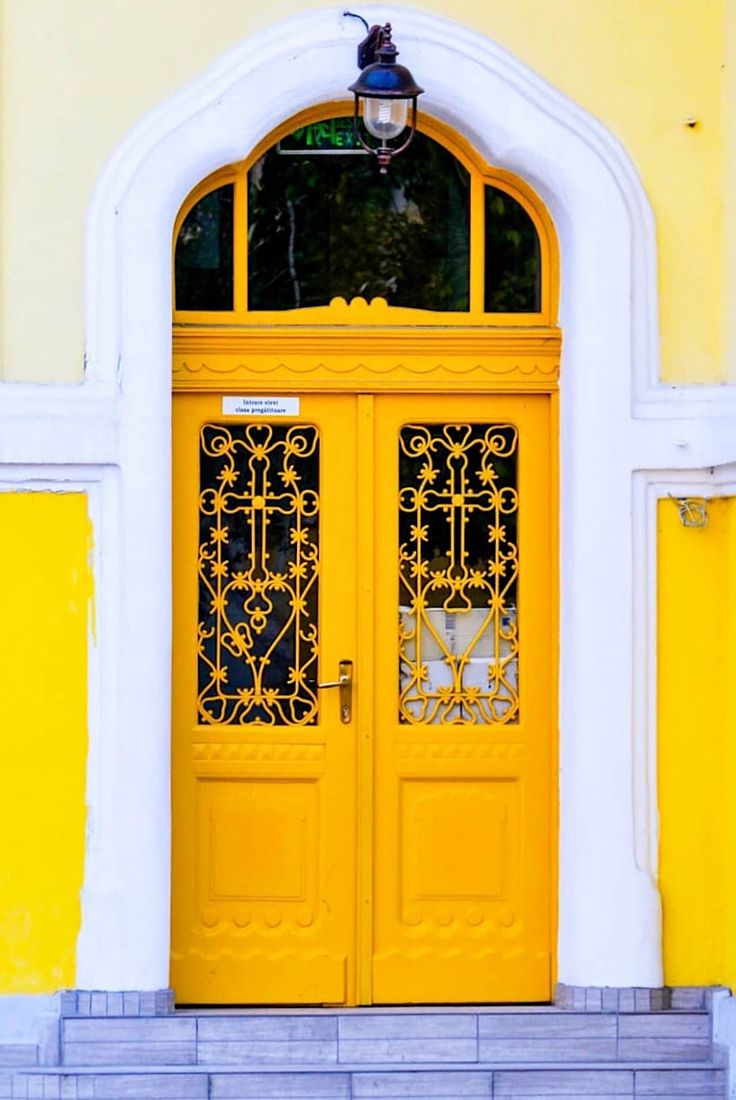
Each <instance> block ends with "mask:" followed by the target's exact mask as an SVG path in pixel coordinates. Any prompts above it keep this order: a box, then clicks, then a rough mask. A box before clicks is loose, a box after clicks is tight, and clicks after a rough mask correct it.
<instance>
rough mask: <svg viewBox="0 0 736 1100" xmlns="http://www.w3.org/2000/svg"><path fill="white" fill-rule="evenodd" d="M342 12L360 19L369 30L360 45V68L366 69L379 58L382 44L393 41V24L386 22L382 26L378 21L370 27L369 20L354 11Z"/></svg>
mask: <svg viewBox="0 0 736 1100" xmlns="http://www.w3.org/2000/svg"><path fill="white" fill-rule="evenodd" d="M342 14H343V15H348V16H350V18H351V19H360V21H361V23H363V25H364V26H365V29H366V30H367V31H368V34H367V35H366V37H365V38H364V39H363V41H362V42H361V43H360V44H359V45H358V68H359V69H365V68H367V67H368V65H373V64H374V62H375V61H377V59H378V51H379V50H380V48H381V46H383V44H384V42H390V41H391V24H390V23H386V24H385V25H384V26H383V27H381V26H380V25H379V24H378V23H375V24H374V25H373V26H372V27H369V26H368V20H367V19H364V18H363V16H362V15H358V14H357V13H356V12H354V11H344V12H343V13H342Z"/></svg>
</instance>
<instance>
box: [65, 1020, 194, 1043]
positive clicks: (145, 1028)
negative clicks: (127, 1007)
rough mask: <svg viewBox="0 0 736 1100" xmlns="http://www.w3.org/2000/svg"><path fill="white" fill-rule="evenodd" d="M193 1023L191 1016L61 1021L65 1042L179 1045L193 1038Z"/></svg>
mask: <svg viewBox="0 0 736 1100" xmlns="http://www.w3.org/2000/svg"><path fill="white" fill-rule="evenodd" d="M196 1035H197V1021H196V1019H195V1018H194V1017H193V1016H176V1017H173V1016H153V1017H144V1016H137V1017H115V1016H112V1017H103V1018H102V1019H99V1018H98V1019H86V1020H80V1019H65V1020H64V1022H63V1037H64V1041H65V1042H73V1043H97V1042H115V1043H129V1042H149V1041H150V1042H162V1043H163V1042H172V1041H175V1040H176V1041H178V1042H183V1041H185V1040H187V1039H192V1040H193V1039H195V1038H196Z"/></svg>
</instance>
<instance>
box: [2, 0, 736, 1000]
mask: <svg viewBox="0 0 736 1100" xmlns="http://www.w3.org/2000/svg"><path fill="white" fill-rule="evenodd" d="M365 14H366V15H367V16H368V17H369V18H372V19H374V20H375V21H380V20H382V19H384V18H386V17H388V16H389V15H391V16H392V17H393V18H394V21H395V22H396V29H397V35H399V36H400V43H401V48H402V55H403V59H404V60H406V61H407V63H408V64H409V65H410V66H411V68H412V70H413V71H414V72H415V73H416V74H417V76H420V75H421V74H422V73H425V74H427V76H426V81H425V82H426V84H428V85H429V86H430V91H429V92H428V93H427V95H426V96H425V97H423V99H424V102H423V104H422V106H423V107H424V109H425V110H427V111H428V112H429V113H431V114H434V115H435V116H436V117H438V118H440V119H443V120H445V121H447V122H448V123H449V124H450V125H452V126H454V127H455V128H456V129H457V130H458V131H460V132H461V133H462V134H464V135H465V137H466V138H467V139H468V140H469V141H470V142H471V143H472V144H473V145H474V146H475V147H476V148H477V149H478V150H479V152H480V153H481V154H483V155H485V156H486V157H487V158H488V159H489V160H491V161H492V162H494V163H496V164H499V165H501V166H503V167H506V168H509V169H511V170H512V171H515V172H518V173H519V174H520V175H521V176H523V177H524V178H525V179H526V180H528V181H529V183H530V184H531V185H532V186H533V187H535V188H536V189H537V191H538V192H539V193H540V194H541V195H542V197H543V198H544V200H545V201H546V202H547V204H548V206H549V209H550V212H551V214H552V217H553V219H554V221H555V224H556V226H557V230H558V234H559V238H560V246H561V256H562V303H561V323H562V325H563V328H564V334H565V339H564V356H563V364H562V428H561V471H562V517H561V522H562V539H561V585H562V635H561V693H560V737H561V744H560V795H561V820H560V909H559V917H560V928H559V957H558V964H559V965H558V970H559V978H560V980H561V981H562V982H565V983H567V984H569V985H624V986H628V985H658V984H660V983H661V980H662V967H661V935H660V914H659V895H658V892H657V889H656V782H655V780H656V752H655V745H654V737H653V727H652V715H653V711H652V709H651V708H652V705H653V704H652V696H651V690H652V683H653V677H654V669H653V666H652V664H651V660H652V654H651V648H650V647H651V619H650V617H648V616H650V612H651V609H650V611H649V612H647V613H646V614H644V616H643V617H642V612H641V607H649V605H650V602H651V600H652V598H653V595H652V593H653V591H654V593H655V594H656V585H655V587H654V589H653V587H652V586H653V585H654V577H653V573H652V561H653V559H652V553H653V549H652V546H653V543H652V532H651V529H650V524H649V520H648V519H647V512H646V507H647V505H646V499H647V497H646V492H645V493H644V498H643V500H644V504H642V500H641V497H640V493H641V491H640V488H639V487H640V478H639V474H638V473H637V471H646V470H674V471H687V470H691V471H697V470H702V469H704V468H708V467H710V466H723V465H726V464H728V463H731V462H733V461H734V460H735V459H736V430H735V429H736V390H734V389H733V388H731V387H726V386H723V387H695V386H694V387H684V388H683V387H680V388H677V387H671V386H665V385H662V384H660V383H659V381H658V378H659V361H658V328H657V302H656V249H655V233H654V223H653V218H652V214H651V211H650V208H649V205H648V202H647V199H646V196H645V193H644V190H643V188H642V186H641V182H640V180H639V178H638V175H637V172H636V170H635V169H634V167H633V166H632V164H631V162H630V160H629V158H628V157H627V155H626V153H625V151H624V150H623V148H622V147H621V145H620V143H619V142H618V141H617V140H616V139H615V138H614V137H613V136H612V135H611V134H610V133H609V132H608V131H607V130H606V129H605V128H604V127H603V126H602V125H601V124H600V123H599V122H597V121H596V120H595V119H593V118H591V117H590V116H589V115H587V114H586V113H585V112H584V111H582V110H581V109H580V108H579V107H577V106H576V105H575V104H573V103H571V102H570V101H569V100H568V99H566V98H565V97H564V96H563V95H561V93H559V92H558V91H557V90H556V89H554V88H552V87H550V86H549V85H547V84H546V83H545V82H544V81H542V80H541V79H540V78H539V77H538V76H536V75H535V74H534V73H532V72H531V71H530V70H529V69H528V68H526V66H524V65H523V64H522V63H521V62H520V61H518V60H517V59H515V58H513V57H511V56H510V55H509V54H507V53H506V52H505V51H503V50H502V49H500V48H499V47H498V46H496V45H495V44H494V43H492V42H490V41H489V40H488V39H486V38H484V37H483V36H481V35H479V34H476V33H475V32H472V31H470V30H467V29H464V28H462V27H460V26H458V25H456V24H453V23H450V22H448V21H447V20H444V19H440V18H438V17H435V16H431V15H428V14H426V13H420V12H417V11H412V10H409V9H404V8H402V9H401V12H400V15H399V16H398V19H397V13H396V12H395V11H394V12H391V13H389V12H388V11H387V10H386V9H381V8H377V7H376V8H374V7H371V8H370V9H369V10H368V11H366V13H365ZM358 30H359V29H358ZM357 36H358V32H357V31H356V27H355V25H354V22H353V21H352V20H345V19H343V18H342V17H341V14H340V9H338V8H330V9H324V10H317V11H314V10H313V11H309V12H305V13H302V14H301V15H298V16H296V17H294V18H292V19H289V20H287V21H285V22H282V23H279V24H278V25H275V26H273V27H271V28H270V29H269V30H267V31H265V32H263V33H261V34H259V35H256V36H254V37H252V38H250V39H248V40H247V41H245V42H243V43H241V44H240V45H238V46H237V47H236V48H235V49H234V50H232V51H230V52H229V53H228V54H227V55H225V56H224V57H223V58H221V59H220V60H219V61H218V62H217V63H216V64H215V65H213V66H212V67H210V68H209V69H208V70H207V71H206V72H205V73H204V74H202V75H201V76H200V77H199V78H197V79H196V80H195V81H194V82H193V83H192V84H190V85H189V86H188V87H187V88H185V89H184V90H183V91H182V92H180V93H179V94H177V95H176V96H174V97H172V99H170V100H169V101H167V102H166V103H164V104H162V105H161V106H159V107H157V108H156V109H155V110H154V111H152V112H151V113H150V114H149V115H147V116H146V117H145V118H144V119H143V120H142V122H141V123H140V124H139V125H138V126H136V127H135V129H134V130H133V131H132V132H131V133H130V134H129V135H128V137H127V138H126V139H125V140H124V141H123V142H122V143H121V145H120V146H119V148H118V149H117V151H116V152H115V153H114V155H113V157H112V158H111V160H110V162H109V163H108V165H107V166H106V168H105V169H104V171H103V173H102V175H101V177H100V180H99V182H98V185H97V187H96V189H95V193H94V197H93V200H92V204H91V207H90V213H89V220H88V229H87V246H86V325H87V380H86V381H85V383H84V384H83V385H82V386H78V387H55V388H45V387H25V388H24V387H21V388H20V389H17V390H16V389H14V388H13V387H9V386H0V441H2V440H3V437H4V435H5V429H7V432H8V434H7V436H5V442H0V457H2V458H3V459H4V460H5V461H6V462H29V461H40V460H44V461H45V460H46V459H44V458H43V456H44V455H48V460H49V461H52V462H55V461H65V462H66V461H70V460H72V459H73V456H74V455H75V454H77V455H78V458H77V461H81V460H83V461H90V462H99V463H116V464H117V468H116V469H115V470H110V471H109V473H108V474H107V475H106V476H105V477H104V478H103V479H102V481H101V483H100V486H101V501H102V503H101V506H100V511H99V516H98V518H97V521H96V524H97V525H98V526H99V530H97V527H96V535H95V545H96V546H98V547H100V554H101V558H100V563H99V568H100V577H99V585H98V599H99V600H100V604H99V615H98V621H99V623H100V630H101V634H100V638H101V640H102V638H103V637H104V644H103V643H102V641H101V645H100V671H99V677H98V679H99V683H100V685H104V686H103V687H102V688H101V691H102V696H103V699H104V709H103V710H102V712H101V714H100V718H99V723H98V724H97V720H95V722H96V724H95V726H94V728H93V730H92V749H91V757H90V774H89V785H88V797H89V804H90V813H91V821H92V823H93V827H92V831H91V835H90V838H89V842H88V853H87V874H86V883H85V893H84V899H83V900H84V909H83V925H82V932H81V934H80V939H79V947H78V985H79V986H81V987H86V988H101V989H104V988H107V989H121V988H137V989H158V988H161V987H163V986H166V985H167V983H168V965H169V964H168V950H169V874H170V863H169V837H170V820H169V813H170V810H169V706H170V700H169V691H168V685H169V675H170V664H169V660H170V600H169V583H170V367H171V333H170V305H171V291H170V277H171V272H170V263H171V252H170V234H171V227H172V225H173V221H174V217H175V214H176V211H177V209H178V207H179V206H180V204H181V202H182V200H183V199H184V197H185V196H186V194H187V193H188V192H189V190H190V189H191V188H192V187H193V186H194V185H195V184H196V183H197V182H198V181H199V180H200V179H202V178H203V177H204V176H206V175H207V174H208V173H210V172H212V171H214V170H215V169H216V168H218V167H220V166H221V165H223V164H226V163H229V162H231V161H234V160H237V159H240V158H242V157H243V156H245V155H246V154H247V153H248V152H249V151H250V149H252V148H253V146H254V145H255V144H256V143H257V142H258V141H259V140H261V138H263V137H264V136H265V135H266V134H267V133H268V132H269V131H271V130H272V129H273V128H274V127H275V126H276V125H278V124H279V123H280V122H282V121H283V119H284V118H286V117H288V116H289V115H292V114H294V113H295V112H297V111H299V110H301V109H303V108H305V107H308V106H310V105H312V104H315V103H318V102H323V101H325V100H329V99H334V98H336V97H339V96H341V95H342V94H343V93H344V89H345V87H346V85H347V84H348V83H349V82H350V81H351V80H352V78H353V76H354V71H353V61H354V47H355V43H356V40H357ZM430 75H431V80H430ZM602 257H605V260H602V259H601V258H602ZM62 391H63V392H62ZM42 393H43V401H42V403H41V405H36V406H35V407H34V395H35V398H38V395H39V394H42ZM51 425H53V427H54V432H53V433H52V432H51V431H50V427H51ZM85 425H86V428H85ZM85 432H86V434H85ZM52 435H53V436H54V441H53V442H52V441H51V436H52ZM86 455H88V456H89V458H86V457H83V456H86ZM14 456H15V457H14ZM79 456H82V457H81V458H80V457H79ZM642 508H643V509H644V511H643V512H642ZM640 513H641V515H640ZM632 517H633V518H632ZM116 554H117V555H118V557H117V560H116V559H115V555H116ZM103 619H104V623H103ZM655 686H656V684H655ZM655 702H656V700H655Z"/></svg>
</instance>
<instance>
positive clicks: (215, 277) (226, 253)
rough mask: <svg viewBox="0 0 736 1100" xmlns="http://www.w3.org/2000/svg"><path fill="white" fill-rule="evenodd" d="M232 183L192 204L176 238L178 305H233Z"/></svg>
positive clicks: (207, 308)
mask: <svg viewBox="0 0 736 1100" xmlns="http://www.w3.org/2000/svg"><path fill="white" fill-rule="evenodd" d="M234 190H235V189H234V187H233V184H232V183H228V184H225V186H224V187H218V188H217V190H216V191H210V193H209V194H208V195H205V196H204V198H202V199H200V200H199V202H198V203H197V204H196V205H195V206H193V207H192V209H191V210H190V211H189V213H188V214H187V216H186V218H185V219H184V223H183V225H182V227H181V229H180V230H179V236H178V238H177V241H176V257H175V272H176V275H175V286H176V308H177V309H203V310H209V309H211V310H222V309H232V308H233V195H234Z"/></svg>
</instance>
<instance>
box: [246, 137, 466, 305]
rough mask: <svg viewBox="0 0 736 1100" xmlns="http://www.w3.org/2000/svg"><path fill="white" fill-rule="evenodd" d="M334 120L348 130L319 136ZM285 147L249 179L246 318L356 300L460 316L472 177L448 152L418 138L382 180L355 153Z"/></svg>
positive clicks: (371, 161)
mask: <svg viewBox="0 0 736 1100" xmlns="http://www.w3.org/2000/svg"><path fill="white" fill-rule="evenodd" d="M336 121H343V122H344V123H345V124H346V126H349V127H352V122H351V121H350V120H334V119H332V120H328V121H327V122H326V123H324V124H323V125H324V128H325V130H326V131H327V129H328V128H329V126H330V125H331V124H334V123H335V122H336ZM333 128H334V125H333ZM312 129H315V130H316V129H318V127H317V126H314V127H312ZM343 131H345V127H342V128H341V129H340V135H343ZM345 132H347V131H345ZM328 136H329V135H328ZM341 141H342V137H341ZM292 145H294V142H293V141H292V142H289V141H288V139H287V140H285V141H284V142H282V143H281V145H280V146H276V147H274V148H272V149H269V150H268V152H267V153H265V154H264V156H262V157H261V158H260V160H258V161H257V162H256V164H254V165H253V167H252V168H251V170H250V172H249V173H248V242H249V244H248V308H249V309H252V310H286V309H298V308H300V307H306V306H320V305H327V304H328V303H329V302H330V300H331V299H332V298H335V297H342V298H345V299H347V300H350V299H352V298H354V297H358V296H360V297H363V298H366V299H372V298H377V297H380V298H385V299H386V300H387V301H388V302H389V304H390V305H394V306H405V307H410V308H414V309H431V310H467V309H468V294H469V289H468V288H469V271H470V267H469V263H470V261H469V256H470V253H469V193H470V186H469V176H468V172H467V171H466V169H465V168H464V167H463V165H462V164H460V162H459V161H458V160H456V158H455V157H454V156H453V155H452V154H451V153H450V152H448V151H447V150H446V149H444V148H443V147H442V146H441V145H439V144H438V143H437V142H436V141H432V139H431V138H429V137H427V136H426V135H424V134H416V136H415V137H414V140H413V142H412V144H411V145H410V146H409V148H408V149H407V150H406V151H405V152H404V153H402V154H401V156H400V157H397V158H396V159H395V161H394V162H393V163H392V165H391V171H390V173H389V174H388V175H387V176H381V175H379V173H378V171H377V168H376V164H375V160H374V158H373V157H371V156H367V155H363V154H361V153H358V152H356V151H355V150H349V149H348V150H346V149H345V148H337V149H336V150H334V151H330V152H329V153H325V151H324V150H323V151H322V152H312V153H310V152H309V151H308V150H304V149H300V150H296V151H295V150H294V149H292V148H291V146H292Z"/></svg>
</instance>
